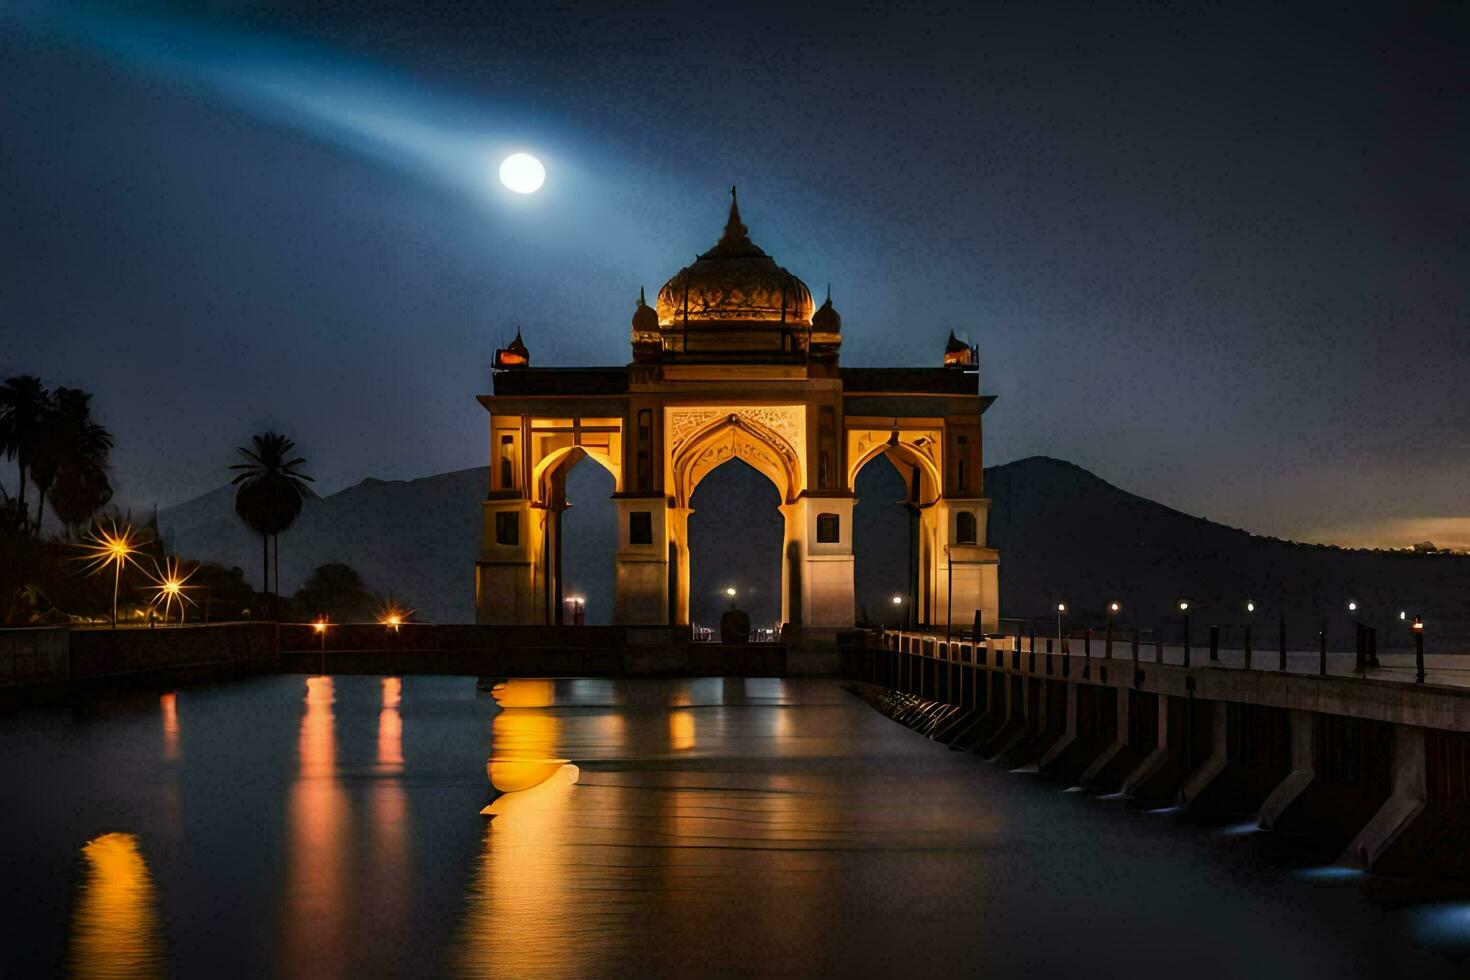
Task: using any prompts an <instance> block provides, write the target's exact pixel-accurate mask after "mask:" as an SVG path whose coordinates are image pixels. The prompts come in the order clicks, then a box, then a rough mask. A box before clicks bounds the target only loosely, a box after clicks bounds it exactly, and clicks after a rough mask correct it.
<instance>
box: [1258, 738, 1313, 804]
mask: <svg viewBox="0 0 1470 980" xmlns="http://www.w3.org/2000/svg"><path fill="white" fill-rule="evenodd" d="M1287 724H1288V725H1289V726H1290V733H1291V771H1290V772H1289V773H1287V774H1286V778H1285V779H1283V780H1282V781H1281V782H1280V784H1279V785H1277V787H1276V788H1275V789H1273V790H1272V791H1271V795H1269V796H1267V797H1266V801H1265V802H1264V803H1262V804H1261V811H1260V817H1259V821H1258V822H1259V823H1260V825H1261V826H1262V827H1264V828H1266V829H1267V830H1270V829H1271V828H1272V827H1274V826H1276V822H1277V821H1278V820H1280V819H1281V815H1282V814H1283V813H1285V812H1286V811H1287V809H1288V808H1289V807H1290V806H1291V805H1292V804H1293V803H1295V802H1296V800H1297V798H1298V797H1300V796H1301V795H1302V793H1303V792H1304V791H1305V790H1306V789H1307V787H1309V786H1311V785H1312V781H1313V780H1314V779H1315V778H1316V777H1317V762H1316V758H1315V756H1316V739H1315V736H1316V732H1315V729H1314V728H1313V727H1312V713H1311V712H1310V711H1301V710H1297V709H1292V710H1291V712H1290V713H1289V714H1288V715H1287Z"/></svg>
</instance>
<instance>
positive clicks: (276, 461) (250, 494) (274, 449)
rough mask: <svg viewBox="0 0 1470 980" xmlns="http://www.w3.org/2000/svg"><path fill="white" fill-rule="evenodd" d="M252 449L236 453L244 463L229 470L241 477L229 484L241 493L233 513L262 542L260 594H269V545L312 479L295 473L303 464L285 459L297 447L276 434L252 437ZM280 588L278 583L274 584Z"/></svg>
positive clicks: (289, 521) (286, 525)
mask: <svg viewBox="0 0 1470 980" xmlns="http://www.w3.org/2000/svg"><path fill="white" fill-rule="evenodd" d="M250 443H251V447H250V448H249V449H246V448H244V447H243V446H242V447H241V448H240V449H239V450H238V451H239V453H240V455H241V456H244V457H245V462H243V463H236V464H235V465H233V466H231V467H230V469H232V470H240V471H241V472H240V474H239V475H238V476H236V477H235V478H234V479H233V480H231V481H230V483H231V485H232V486H236V485H238V486H239V487H240V489H239V490H238V491H237V492H236V493H235V513H237V514H239V515H240V517H241V518H242V519H243V520H244V521H245V523H246V524H249V525H250V527H251V529H252V530H253V531H255V533H256V534H259V535H260V538H261V562H260V564H261V582H262V585H263V589H262V591H264V592H267V593H269V592H270V542H271V539H272V538H274V537H276V535H278V534H280V533H281V532H282V531H284V530H286V529H287V528H289V527H290V526H291V524H292V522H294V521H295V520H296V515H298V514H300V513H301V500H302V498H303V497H305V496H306V495H307V494H308V493H310V492H311V491H310V488H308V487H307V485H306V484H307V483H308V482H310V481H311V477H309V476H307V475H306V474H305V473H302V472H301V471H300V470H298V469H297V467H298V466H301V465H302V464H303V463H305V462H306V460H305V459H304V458H302V457H300V456H298V457H296V458H295V459H288V458H287V457H288V456H290V454H291V450H293V449H295V448H296V443H294V442H292V441H291V440H290V439H287V438H286V437H285V436H283V435H281V434H280V433H278V432H265V433H262V434H261V435H257V436H252V437H251V440H250ZM280 555H281V545H280V541H279V539H278V540H277V542H276V566H277V568H278V569H279V567H280ZM277 577H279V571H278V572H277ZM276 588H277V589H279V588H280V582H279V581H278V582H277V583H276Z"/></svg>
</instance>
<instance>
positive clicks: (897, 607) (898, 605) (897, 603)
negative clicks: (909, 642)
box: [893, 595, 903, 630]
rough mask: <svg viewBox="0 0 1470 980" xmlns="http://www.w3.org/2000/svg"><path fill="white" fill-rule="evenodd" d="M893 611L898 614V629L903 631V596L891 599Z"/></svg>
mask: <svg viewBox="0 0 1470 980" xmlns="http://www.w3.org/2000/svg"><path fill="white" fill-rule="evenodd" d="M893 610H894V612H896V613H897V614H898V628H899V629H900V630H901V629H903V596H901V595H895V596H894V597H893Z"/></svg>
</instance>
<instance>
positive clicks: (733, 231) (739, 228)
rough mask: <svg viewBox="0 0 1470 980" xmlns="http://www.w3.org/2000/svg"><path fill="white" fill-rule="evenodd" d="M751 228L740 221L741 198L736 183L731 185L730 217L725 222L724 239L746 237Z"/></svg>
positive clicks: (732, 239)
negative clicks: (736, 189) (736, 190)
mask: <svg viewBox="0 0 1470 980" xmlns="http://www.w3.org/2000/svg"><path fill="white" fill-rule="evenodd" d="M749 231H750V229H748V228H746V227H745V225H744V224H742V223H741V221H740V199H739V197H737V196H736V194H735V185H734V184H731V185H730V217H729V219H728V220H726V222H725V234H724V235H723V236H722V237H721V240H722V241H726V242H734V241H738V240H739V239H742V238H744V237H746V235H747V234H748V233H749Z"/></svg>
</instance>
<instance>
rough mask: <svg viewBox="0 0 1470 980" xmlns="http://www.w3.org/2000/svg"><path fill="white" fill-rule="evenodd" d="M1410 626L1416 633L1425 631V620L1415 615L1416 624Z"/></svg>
mask: <svg viewBox="0 0 1470 980" xmlns="http://www.w3.org/2000/svg"><path fill="white" fill-rule="evenodd" d="M1410 628H1411V629H1413V631H1414V632H1415V633H1422V632H1424V620H1422V619H1420V618H1419V617H1418V616H1415V617H1414V625H1413V626H1412V627H1410Z"/></svg>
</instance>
